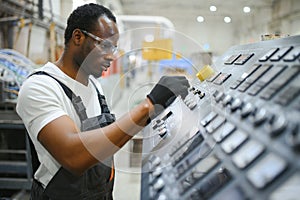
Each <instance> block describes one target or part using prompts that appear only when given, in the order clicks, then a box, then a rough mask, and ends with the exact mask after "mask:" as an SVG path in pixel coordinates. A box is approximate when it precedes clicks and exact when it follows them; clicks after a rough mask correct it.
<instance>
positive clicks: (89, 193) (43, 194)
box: [31, 71, 115, 200]
mask: <svg viewBox="0 0 300 200" xmlns="http://www.w3.org/2000/svg"><path fill="white" fill-rule="evenodd" d="M36 74H38V75H40V74H42V75H47V76H50V77H52V78H53V79H55V80H56V81H57V82H58V83H59V84H60V85H61V87H62V88H63V90H64V92H65V93H66V95H67V96H68V97H69V99H70V100H71V102H72V104H73V106H74V108H75V110H76V112H77V114H78V116H79V118H80V121H81V131H88V130H92V129H96V128H100V127H104V126H107V125H109V124H111V123H113V122H114V121H115V116H114V114H111V113H110V111H109V109H108V107H107V104H106V101H105V97H104V96H103V95H101V94H100V92H99V91H98V89H97V87H96V85H95V84H94V83H93V82H92V83H93V85H94V86H95V88H96V90H97V94H98V100H99V103H100V106H101V110H102V113H101V115H99V116H96V117H92V118H87V114H86V108H85V106H84V105H83V102H82V100H81V98H80V96H76V95H75V94H74V93H73V92H72V91H71V90H70V89H69V88H68V87H67V86H66V85H64V84H63V83H62V82H60V81H59V80H57V79H56V78H55V77H53V76H51V75H49V74H48V73H46V72H43V71H39V72H36V73H33V74H32V75H36ZM31 147H33V145H31ZM32 149H33V150H34V147H33V148H32ZM32 154H33V155H32V157H33V162H32V163H33V169H34V172H35V171H36V170H37V168H38V166H39V161H38V160H37V155H36V152H35V151H33V152H32ZM103 163H104V164H103ZM113 184H114V168H113V157H110V158H108V159H106V160H105V161H102V162H99V163H98V164H96V165H95V166H93V167H92V168H90V169H88V170H87V171H86V172H85V173H84V174H83V175H81V176H75V175H73V174H72V173H70V172H69V171H68V170H66V169H64V168H63V167H61V168H60V169H59V170H58V172H57V173H56V174H55V175H54V176H53V178H52V179H51V180H50V182H49V183H48V185H47V187H46V188H45V189H44V188H43V187H42V186H41V184H40V183H39V182H38V181H36V180H34V181H33V184H32V190H31V199H32V200H44V199H45V200H46V199H51V200H73V199H74V200H77V199H78V200H98V199H101V200H102V199H103V200H108V199H109V200H110V199H113V198H112V190H113Z"/></svg>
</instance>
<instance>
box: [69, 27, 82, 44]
mask: <svg viewBox="0 0 300 200" xmlns="http://www.w3.org/2000/svg"><path fill="white" fill-rule="evenodd" d="M83 39H84V36H83V33H82V32H81V31H80V30H79V29H78V28H77V29H74V31H73V33H72V41H73V44H74V45H75V46H79V45H80V44H81V43H82V41H83Z"/></svg>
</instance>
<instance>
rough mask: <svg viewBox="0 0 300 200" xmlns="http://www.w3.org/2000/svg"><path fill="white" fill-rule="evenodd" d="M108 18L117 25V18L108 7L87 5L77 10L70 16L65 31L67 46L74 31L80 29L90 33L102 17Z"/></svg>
mask: <svg viewBox="0 0 300 200" xmlns="http://www.w3.org/2000/svg"><path fill="white" fill-rule="evenodd" d="M103 15H105V16H107V17H108V18H109V19H111V20H112V21H114V22H115V23H116V17H115V16H114V15H113V13H112V12H111V11H110V10H109V9H108V8H106V7H104V6H102V5H99V4H94V3H90V4H85V5H83V6H79V7H78V8H76V9H75V10H74V11H73V12H72V13H71V14H70V16H69V18H68V21H67V28H66V30H65V45H66V44H67V43H68V42H69V40H70V39H71V37H72V33H73V31H74V29H76V28H79V29H83V30H86V31H88V32H90V31H92V30H93V28H94V27H95V23H96V22H97V20H98V19H99V17H101V16H103Z"/></svg>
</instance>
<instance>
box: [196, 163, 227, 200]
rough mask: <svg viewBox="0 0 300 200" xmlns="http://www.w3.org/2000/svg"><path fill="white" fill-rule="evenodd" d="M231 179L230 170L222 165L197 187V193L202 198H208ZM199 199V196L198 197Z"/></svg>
mask: <svg viewBox="0 0 300 200" xmlns="http://www.w3.org/2000/svg"><path fill="white" fill-rule="evenodd" d="M230 180H231V174H230V172H229V170H227V169H226V168H224V167H222V168H220V169H219V170H218V172H216V173H215V174H213V175H212V176H210V177H209V178H208V179H207V180H205V181H204V182H203V183H202V184H201V185H200V187H199V188H198V189H197V193H198V195H199V196H200V197H202V198H200V199H207V198H209V197H210V196H212V195H213V194H214V193H215V192H216V191H218V190H219V189H220V188H222V187H223V186H224V185H226V183H228V182H229V181H230ZM198 199H199V198H198Z"/></svg>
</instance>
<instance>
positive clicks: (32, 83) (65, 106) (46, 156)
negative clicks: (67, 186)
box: [16, 62, 103, 187]
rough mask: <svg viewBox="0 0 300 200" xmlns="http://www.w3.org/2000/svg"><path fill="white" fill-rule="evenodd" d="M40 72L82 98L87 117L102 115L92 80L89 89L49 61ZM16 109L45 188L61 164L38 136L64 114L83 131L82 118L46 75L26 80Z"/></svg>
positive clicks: (36, 175) (62, 92)
mask: <svg viewBox="0 0 300 200" xmlns="http://www.w3.org/2000/svg"><path fill="white" fill-rule="evenodd" d="M38 71H45V72H47V73H48V74H50V75H52V76H54V77H55V78H57V79H58V80H60V81H61V82H62V83H64V84H65V85H66V86H67V87H68V88H70V89H71V90H72V91H73V92H74V93H75V95H77V96H80V97H81V99H82V101H83V104H84V105H85V107H86V113H87V116H88V117H94V116H97V115H100V114H101V107H100V105H99V100H98V96H97V91H96V89H95V87H94V85H93V84H92V83H91V80H89V83H88V86H85V85H83V84H81V83H79V82H77V81H75V80H74V79H72V78H70V77H69V76H67V75H66V74H65V73H64V72H62V71H61V70H60V69H59V68H58V67H57V66H56V65H54V64H52V63H50V62H48V63H47V64H46V65H44V66H43V67H42V68H39V69H38ZM90 79H92V80H93V82H94V83H95V84H96V85H97V87H98V90H99V92H100V93H101V94H103V90H102V88H101V86H100V83H99V82H98V81H97V80H96V79H95V78H94V77H92V76H90ZM16 109H17V113H18V115H19V116H20V117H21V118H22V120H23V123H24V125H25V127H26V129H27V131H28V133H29V136H30V138H31V140H32V142H33V144H34V146H35V148H36V151H37V154H38V159H39V161H40V163H41V165H40V166H39V168H38V170H37V171H36V173H35V175H34V177H35V179H36V180H38V181H39V182H41V183H42V184H43V186H44V187H46V186H47V184H48V183H49V181H50V180H51V179H52V177H53V176H54V175H55V173H56V172H57V171H58V169H59V168H60V167H61V165H60V164H59V163H58V162H57V161H56V160H55V159H54V158H53V157H52V156H51V155H50V153H49V152H48V151H47V150H46V149H45V148H44V147H43V146H42V144H41V143H40V142H39V141H38V140H37V136H38V134H39V132H40V130H41V129H42V128H43V127H44V126H45V125H47V124H48V123H49V122H51V121H53V120H54V119H56V118H58V117H61V116H63V115H68V116H69V117H70V118H71V119H73V120H74V122H75V124H76V125H77V127H78V128H79V129H80V126H81V124H80V120H79V117H78V115H77V114H76V111H75V109H74V107H73V105H72V103H71V101H70V99H69V98H68V96H67V95H66V94H65V92H64V90H63V89H62V87H61V86H60V85H59V83H58V82H57V81H56V80H54V79H53V78H52V77H49V76H46V75H33V76H31V77H29V78H28V79H27V80H26V81H24V83H23V85H22V87H21V90H20V92H19V96H18V102H17V108H16Z"/></svg>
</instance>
